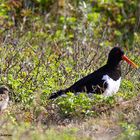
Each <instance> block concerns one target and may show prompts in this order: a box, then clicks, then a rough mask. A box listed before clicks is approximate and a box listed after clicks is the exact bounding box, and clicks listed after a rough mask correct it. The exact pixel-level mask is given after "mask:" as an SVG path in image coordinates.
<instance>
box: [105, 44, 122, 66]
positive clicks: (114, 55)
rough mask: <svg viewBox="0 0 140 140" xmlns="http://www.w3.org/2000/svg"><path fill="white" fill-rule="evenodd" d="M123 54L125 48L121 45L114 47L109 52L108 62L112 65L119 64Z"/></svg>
mask: <svg viewBox="0 0 140 140" xmlns="http://www.w3.org/2000/svg"><path fill="white" fill-rule="evenodd" d="M123 56H124V52H123V50H122V49H121V48H119V47H114V48H113V49H112V50H111V51H110V53H109V56H108V61H107V63H108V64H111V65H118V64H119V62H120V61H121V60H122V57H123Z"/></svg>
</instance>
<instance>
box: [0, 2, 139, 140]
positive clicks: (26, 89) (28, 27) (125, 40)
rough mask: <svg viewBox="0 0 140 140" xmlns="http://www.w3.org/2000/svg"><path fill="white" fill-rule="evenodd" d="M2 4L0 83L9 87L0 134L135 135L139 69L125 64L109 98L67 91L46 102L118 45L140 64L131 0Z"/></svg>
mask: <svg viewBox="0 0 140 140" xmlns="http://www.w3.org/2000/svg"><path fill="white" fill-rule="evenodd" d="M0 2H1V3H2V4H1V5H0V19H1V21H0V26H1V27H2V28H1V29H0V34H1V37H0V74H1V75H0V84H5V85H7V86H8V87H9V88H10V91H11V93H10V103H9V106H8V108H7V109H6V110H5V111H4V112H3V114H1V115H0V124H1V125H0V138H2V139H8V140H9V139H11V140H12V139H14V140H16V139H33V140H34V139H47V140H53V139H58V140H59V139H66V140H80V139H83V140H92V139H106V140H109V139H110V140H112V139H115V140H125V139H130V140H131V139H134V140H135V139H136V140H138V139H140V119H139V118H140V71H139V69H137V70H136V69H132V68H131V67H130V66H128V65H127V64H126V63H123V64H122V83H121V88H120V90H119V92H118V93H117V94H116V95H114V96H112V97H104V96H102V95H94V96H92V97H90V98H89V97H88V96H87V95H86V94H85V93H81V94H80V95H77V96H74V95H73V93H68V94H67V97H60V98H58V99H56V100H48V97H49V95H50V94H51V93H52V92H55V91H57V90H59V89H63V88H66V87H69V86H70V85H72V84H73V83H74V82H75V81H77V80H78V79H80V78H82V77H83V76H85V75H87V74H89V73H91V72H93V71H94V70H96V69H97V68H99V67H100V66H102V65H104V64H105V63H106V58H107V55H108V52H109V50H110V49H111V46H114V45H116V44H119V45H120V46H122V48H123V49H124V51H125V52H126V54H127V56H129V57H130V58H131V59H132V60H134V61H135V62H136V63H137V64H138V65H140V33H139V28H138V27H139V23H138V19H139V18H138V16H136V18H135V15H134V13H137V12H139V9H137V8H138V7H137V4H138V1H137V0H134V1H130V3H129V2H121V1H120V2H115V1H112V2H110V1H106V2H105V3H102V2H101V1H98V2H94V1H93V3H91V2H89V1H86V0H85V1H83V2H81V1H78V0H77V1H76V2H77V3H76V2H75V3H74V2H71V1H70V0H69V1H68V6H69V7H71V10H67V8H68V7H67V5H66V6H65V5H63V3H59V4H62V5H61V6H62V7H61V8H62V9H61V8H60V7H59V5H58V6H57V5H56V4H55V2H54V1H53V0H46V1H40V0H37V1H34V2H33V1H29V3H28V2H27V1H26V0H23V1H22V0H20V1H14V0H11V1H9V0H6V1H2V0H0ZM9 2H11V3H10V4H9ZM43 2H46V3H47V4H46V5H45V6H46V7H47V10H46V9H45V6H44V3H43ZM61 2H62V1H61ZM92 5H94V6H92ZM53 6H54V7H53ZM108 6H109V7H110V8H107V7H108ZM51 7H53V8H54V9H55V8H56V9H57V8H58V10H60V11H59V12H60V13H57V12H56V11H55V10H56V9H55V10H51V9H53V8H51ZM115 7H116V8H115ZM130 7H131V8H130ZM59 8H60V9H59ZM129 8H130V9H129ZM120 9H121V10H122V11H123V10H124V11H123V14H122V15H121V12H122V11H121V10H120ZM61 10H62V11H61ZM63 10H67V13H66V15H63V13H64V12H63ZM103 11H104V12H103ZM111 13H112V14H111ZM125 14H126V16H125ZM115 16H116V20H115V19H114V18H113V17H115ZM126 17H128V19H126ZM119 25H120V26H119ZM133 27H135V30H133V29H132V28H133ZM131 29H132V30H133V32H131Z"/></svg>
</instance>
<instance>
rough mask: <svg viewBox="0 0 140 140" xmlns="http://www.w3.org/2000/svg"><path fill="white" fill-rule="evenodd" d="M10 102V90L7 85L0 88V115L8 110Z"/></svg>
mask: <svg viewBox="0 0 140 140" xmlns="http://www.w3.org/2000/svg"><path fill="white" fill-rule="evenodd" d="M8 102H9V88H8V87H7V86H5V85H2V86H0V113H2V111H3V110H4V109H6V108H7V106H8Z"/></svg>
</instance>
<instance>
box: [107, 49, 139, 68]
mask: <svg viewBox="0 0 140 140" xmlns="http://www.w3.org/2000/svg"><path fill="white" fill-rule="evenodd" d="M121 60H124V61H126V62H127V63H128V64H130V65H132V66H133V67H134V68H138V65H136V64H135V63H134V62H133V61H131V60H130V59H129V58H128V57H127V56H125V55H124V51H123V50H122V49H121V48H120V47H114V48H113V49H112V50H111V51H110V53H109V56H108V62H107V63H108V64H111V65H117V64H119V62H120V61H121Z"/></svg>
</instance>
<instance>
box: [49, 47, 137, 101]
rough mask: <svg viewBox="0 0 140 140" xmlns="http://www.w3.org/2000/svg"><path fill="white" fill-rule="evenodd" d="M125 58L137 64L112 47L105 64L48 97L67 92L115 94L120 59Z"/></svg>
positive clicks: (119, 75)
mask: <svg viewBox="0 0 140 140" xmlns="http://www.w3.org/2000/svg"><path fill="white" fill-rule="evenodd" d="M121 60H125V61H126V62H127V63H128V64H130V65H132V66H133V67H135V68H138V66H137V65H136V64H135V63H134V62H132V61H131V60H130V59H129V58H128V57H126V56H125V55H124V51H123V50H122V49H121V48H119V47H114V48H113V49H112V50H111V51H110V53H109V55H108V60H107V63H106V65H104V66H103V67H101V68H99V69H98V70H96V71H94V72H93V73H91V74H89V75H87V76H86V77H84V78H82V79H80V80H79V81H77V82H76V83H74V84H73V85H72V86H70V87H69V88H67V89H64V90H60V91H57V92H55V93H52V94H51V96H50V97H49V99H54V98H57V97H58V96H61V95H63V94H65V93H67V92H72V93H75V94H76V93H79V92H86V93H87V94H94V93H97V94H103V95H105V96H111V95H113V94H115V93H116V92H117V91H118V90H119V87H120V82H121V67H120V61H121Z"/></svg>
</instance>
